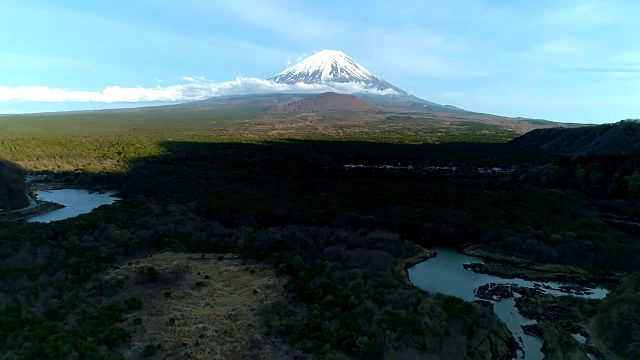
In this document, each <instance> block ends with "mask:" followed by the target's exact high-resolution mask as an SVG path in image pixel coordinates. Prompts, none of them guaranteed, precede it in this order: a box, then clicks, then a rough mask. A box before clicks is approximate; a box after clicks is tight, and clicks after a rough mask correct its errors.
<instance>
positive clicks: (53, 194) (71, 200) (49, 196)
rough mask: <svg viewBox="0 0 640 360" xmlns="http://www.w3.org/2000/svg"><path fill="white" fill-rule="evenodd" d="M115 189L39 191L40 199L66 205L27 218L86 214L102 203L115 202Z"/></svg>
mask: <svg viewBox="0 0 640 360" xmlns="http://www.w3.org/2000/svg"><path fill="white" fill-rule="evenodd" d="M115 193H116V192H115V191H106V192H99V193H98V192H93V191H89V190H82V189H61V190H44V191H37V192H36V197H37V198H38V200H43V201H48V202H53V203H58V204H61V205H64V206H65V207H64V208H62V209H58V210H54V211H51V212H49V213H46V214H42V215H38V216H34V217H32V218H29V219H26V220H25V221H27V222H43V223H48V222H52V221H58V220H64V219H68V218H72V217H75V216H78V215H80V214H86V213H89V212H91V210H93V209H95V208H97V207H98V206H101V205H110V204H113V203H114V202H115V201H116V200H119V199H118V198H115V197H113V195H115Z"/></svg>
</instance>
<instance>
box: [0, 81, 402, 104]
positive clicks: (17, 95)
mask: <svg viewBox="0 0 640 360" xmlns="http://www.w3.org/2000/svg"><path fill="white" fill-rule="evenodd" d="M183 80H184V81H185V83H184V84H178V85H171V86H165V87H162V86H156V87H153V88H144V87H120V86H110V87H108V88H106V89H104V90H102V91H73V90H64V89H58V88H50V87H46V86H18V87H10V86H0V102H9V101H19V102H50V103H61V102H76V103H145V102H187V101H196V100H203V99H207V98H211V97H219V96H228V95H249V94H269V93H296V94H298V93H309V94H313V93H320V92H327V91H334V92H338V93H345V94H353V93H369V94H377V95H392V94H395V93H396V92H395V91H394V90H392V89H385V90H380V89H377V88H371V87H367V86H366V85H365V84H364V83H357V82H350V83H330V84H326V85H325V84H304V83H297V84H293V85H289V84H279V83H274V82H271V81H269V80H264V79H258V78H251V77H244V76H239V77H237V78H236V79H235V80H232V81H225V82H213V81H210V80H207V79H205V78H203V77H184V78H183Z"/></svg>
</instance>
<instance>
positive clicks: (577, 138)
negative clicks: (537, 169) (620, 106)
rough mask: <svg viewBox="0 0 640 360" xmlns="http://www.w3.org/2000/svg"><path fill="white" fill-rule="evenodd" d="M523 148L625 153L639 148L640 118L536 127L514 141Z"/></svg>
mask: <svg viewBox="0 0 640 360" xmlns="http://www.w3.org/2000/svg"><path fill="white" fill-rule="evenodd" d="M511 144H513V145H514V146H517V147H520V148H524V149H537V150H545V151H550V152H554V153H560V154H623V153H631V152H634V153H635V152H640V121H638V120H624V121H620V122H618V123H615V124H605V125H597V126H582V127H577V128H550V129H538V130H533V131H531V132H529V133H527V134H524V135H523V136H520V137H518V138H516V139H514V140H512V141H511Z"/></svg>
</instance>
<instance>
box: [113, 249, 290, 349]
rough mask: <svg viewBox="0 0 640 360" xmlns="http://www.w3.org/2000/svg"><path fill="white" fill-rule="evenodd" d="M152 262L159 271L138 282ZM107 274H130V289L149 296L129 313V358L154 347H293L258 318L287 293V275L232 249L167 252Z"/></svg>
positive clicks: (142, 297) (119, 275)
mask: <svg viewBox="0 0 640 360" xmlns="http://www.w3.org/2000/svg"><path fill="white" fill-rule="evenodd" d="M147 269H154V270H155V271H157V272H158V279H157V281H154V282H151V283H148V282H147V283H145V284H143V285H140V283H139V281H140V274H141V273H144V271H145V270H147ZM107 277H108V278H113V277H116V278H123V279H128V282H129V285H128V286H127V288H128V289H127V290H125V292H126V293H128V294H131V295H134V294H135V296H136V297H137V298H139V299H140V300H141V301H142V302H143V304H144V306H143V307H142V309H140V310H139V311H136V312H133V313H131V314H129V316H128V318H129V320H128V321H127V326H126V328H127V329H128V330H129V331H130V332H131V334H132V341H131V344H132V345H131V349H130V350H129V352H128V353H127V354H125V356H126V357H127V358H139V357H140V356H141V355H144V353H145V351H146V352H147V353H148V352H150V351H151V348H152V347H154V348H155V350H156V351H157V355H158V357H160V358H170V359H241V358H243V356H247V355H249V354H252V355H255V357H253V358H255V359H278V358H286V357H289V355H290V354H289V353H288V352H289V351H290V349H289V348H288V347H286V346H284V345H283V344H279V343H277V342H275V341H274V340H273V339H270V338H269V339H267V336H266V330H265V329H264V327H263V325H262V323H263V322H262V320H261V318H260V313H259V311H260V309H261V308H262V307H263V306H266V305H269V304H271V303H273V302H274V301H278V300H281V299H283V298H284V295H285V291H284V288H283V284H284V280H283V279H278V278H276V276H275V274H274V273H273V271H272V270H271V268H270V267H267V266H265V265H260V264H257V263H255V262H248V261H243V260H241V259H239V258H237V257H235V256H231V255H227V256H223V255H216V254H208V255H206V256H204V255H203V256H201V255H200V254H185V253H166V252H165V253H160V254H156V255H153V256H149V257H147V258H144V259H140V260H135V261H133V262H130V263H129V264H128V265H123V266H121V267H119V268H118V269H116V270H113V271H110V272H108V274H107ZM137 282H138V283H137ZM149 346H150V347H149Z"/></svg>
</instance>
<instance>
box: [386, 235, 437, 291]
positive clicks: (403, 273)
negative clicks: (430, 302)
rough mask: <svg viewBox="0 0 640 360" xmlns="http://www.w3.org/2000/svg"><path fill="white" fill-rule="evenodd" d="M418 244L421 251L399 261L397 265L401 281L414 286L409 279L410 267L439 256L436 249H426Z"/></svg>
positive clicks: (396, 268) (396, 270)
mask: <svg viewBox="0 0 640 360" xmlns="http://www.w3.org/2000/svg"><path fill="white" fill-rule="evenodd" d="M416 246H418V247H419V252H418V253H416V254H415V255H413V256H411V257H409V258H406V259H403V260H400V261H398V263H397V264H396V267H395V272H396V274H398V277H399V280H400V282H402V283H403V284H405V285H408V286H412V287H413V284H412V283H411V281H410V280H409V268H410V267H412V266H414V265H417V264H419V263H421V262H423V261H425V260H428V259H432V258H434V257H436V256H437V253H436V252H435V251H434V250H430V249H425V248H423V247H421V246H419V245H416Z"/></svg>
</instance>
